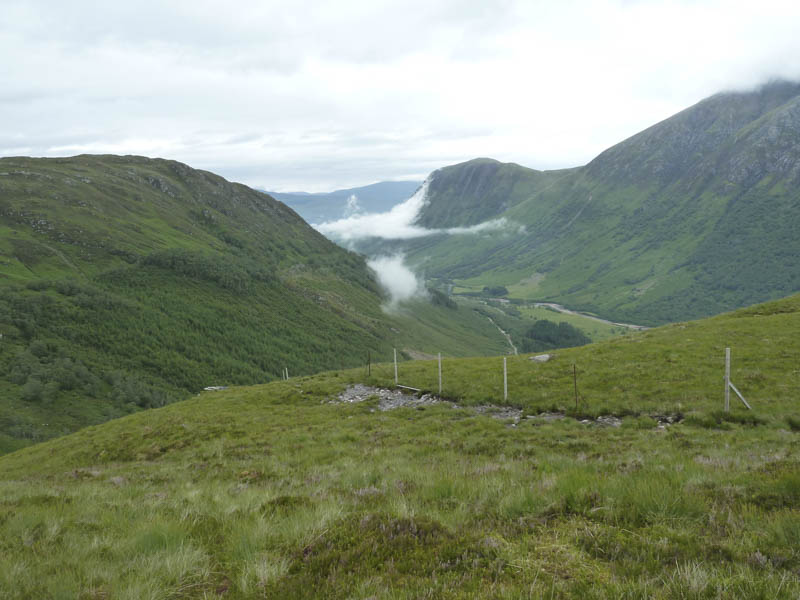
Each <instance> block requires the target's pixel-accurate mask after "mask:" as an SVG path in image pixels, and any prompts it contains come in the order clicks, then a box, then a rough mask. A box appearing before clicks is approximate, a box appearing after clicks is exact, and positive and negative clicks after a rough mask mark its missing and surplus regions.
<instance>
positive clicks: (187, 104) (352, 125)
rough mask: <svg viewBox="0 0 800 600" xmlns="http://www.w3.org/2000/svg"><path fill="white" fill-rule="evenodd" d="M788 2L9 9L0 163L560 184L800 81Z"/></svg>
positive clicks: (199, 0) (26, 1)
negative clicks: (759, 93) (658, 128)
mask: <svg viewBox="0 0 800 600" xmlns="http://www.w3.org/2000/svg"><path fill="white" fill-rule="evenodd" d="M798 31H800V3H799V2H797V1H796V0H791V1H780V0H760V1H759V2H753V1H752V0H749V1H747V2H737V1H731V0H694V1H684V2H680V1H655V0H654V1H650V0H642V1H637V0H599V1H570V0H552V1H548V2H545V1H539V2H537V1H535V0H527V1H519V2H516V1H513V0H494V1H490V0H481V1H479V2H472V3H470V2H465V1H464V0H444V1H441V2H437V1H435V0H402V1H397V2H391V1H390V2H384V1H380V0H369V1H367V0H361V1H356V2H351V1H348V0H337V1H335V2H334V1H328V2H321V1H306V2H303V1H302V0H289V1H286V2H283V1H270V0H266V1H255V0H254V1H247V0H238V1H234V2H232V1H230V0H229V1H227V2H217V1H208V0H187V1H170V0H152V1H151V0H139V1H138V2H124V3H123V2H96V1H82V0H70V1H68V2H64V1H62V0H57V1H44V0H39V1H36V0H19V1H18V0H0V155H2V156H11V155H33V156H69V155H74V154H79V153H84V152H90V153H106V152H108V153H117V154H142V155H146V156H160V157H165V158H173V159H177V160H181V161H183V162H186V163H188V164H189V165H191V166H193V167H197V168H204V169H208V170H211V171H214V172H217V173H219V174H221V175H223V176H224V177H227V178H228V179H231V180H235V181H241V182H243V183H247V184H249V185H253V186H257V187H262V188H266V189H271V190H275V191H287V190H306V191H325V190H332V189H335V188H344V187H350V186H355V185H364V184H368V183H372V182H375V181H379V180H392V179H420V180H421V179H424V177H425V176H426V175H427V174H428V173H429V172H430V171H432V170H434V169H436V168H439V167H442V166H445V165H448V164H453V163H457V162H460V161H463V160H468V159H470V158H474V157H476V156H489V157H493V158H497V159H499V160H503V161H513V162H517V163H520V164H523V165H525V166H528V167H532V168H538V169H551V168H558V167H570V166H577V165H580V164H584V163H586V162H587V161H589V160H591V159H592V158H593V157H594V156H596V155H597V154H598V153H599V152H601V151H602V150H604V149H605V148H607V147H608V146H610V145H613V144H614V143H616V142H619V141H621V140H622V139H624V138H626V137H628V136H630V135H632V134H634V133H636V132H637V131H639V130H641V129H643V128H645V127H647V126H649V125H651V124H653V123H655V122H657V121H659V120H661V119H664V118H666V117H668V116H669V115H671V114H673V113H675V112H677V111H679V110H681V109H682V108H685V107H686V106H689V105H691V104H693V103H695V102H697V101H699V100H701V99H702V98H704V97H706V96H708V95H710V94H712V93H715V92H717V91H720V90H723V89H730V88H743V87H749V86H753V85H756V84H758V83H760V82H763V81H765V80H767V79H769V78H775V77H786V78H792V79H800V34H798Z"/></svg>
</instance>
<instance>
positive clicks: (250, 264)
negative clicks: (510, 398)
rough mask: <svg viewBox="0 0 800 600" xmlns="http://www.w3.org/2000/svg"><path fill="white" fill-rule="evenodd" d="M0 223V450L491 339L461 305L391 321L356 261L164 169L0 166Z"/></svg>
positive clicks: (55, 163) (195, 177)
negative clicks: (218, 393)
mask: <svg viewBox="0 0 800 600" xmlns="http://www.w3.org/2000/svg"><path fill="white" fill-rule="evenodd" d="M0 232H1V233H2V235H0V290H2V293H1V294H0V334H3V338H2V341H1V342H0V392H2V395H3V400H4V401H3V403H2V404H1V405H0V452H4V451H9V450H11V449H14V448H16V447H19V446H20V445H24V444H29V443H31V442H34V441H37V440H41V439H45V438H49V437H52V436H54V435H62V434H64V433H68V432H70V431H74V430H76V429H78V428H80V427H82V426H84V425H87V424H90V423H98V422H101V421H104V420H107V419H109V418H113V417H117V416H121V415H124V414H127V413H129V412H131V411H134V410H139V409H141V408H148V407H152V406H160V405H162V404H164V403H166V402H169V401H171V400H174V399H176V398H183V397H186V395H188V394H189V393H191V392H196V391H198V390H199V389H201V388H202V387H204V386H207V385H229V384H247V383H260V382H266V381H270V380H272V379H276V378H278V377H279V373H281V372H282V370H283V368H284V367H288V368H289V370H290V373H291V374H294V375H297V374H309V373H314V372H318V371H320V370H322V369H330V368H343V367H348V366H354V365H357V364H362V363H363V362H364V361H365V359H366V355H367V352H370V353H371V354H372V356H373V359H382V360H388V359H389V358H390V356H391V352H392V347H393V346H394V345H398V344H402V347H408V348H411V349H413V348H414V347H415V345H418V346H420V347H423V348H425V349H427V348H428V347H429V346H432V345H435V346H437V347H438V349H439V350H441V351H444V352H447V353H450V354H455V355H471V354H480V353H484V354H485V353H493V352H496V351H497V344H499V343H501V342H502V337H501V336H500V335H499V333H498V332H496V331H487V330H485V329H481V328H479V329H478V330H476V331H472V330H471V329H470V327H471V325H470V324H471V323H477V321H476V320H475V319H473V318H472V317H471V315H470V314H469V313H468V311H455V312H454V311H446V310H445V309H437V308H435V307H428V308H425V309H423V310H421V311H420V315H419V316H418V317H413V318H412V317H405V318H404V319H402V320H399V321H398V320H396V319H394V318H393V317H391V316H387V315H386V314H385V313H384V311H383V310H382V308H381V303H382V298H381V296H380V293H379V290H378V287H377V285H376V283H375V282H374V281H373V279H372V275H371V274H370V273H369V272H368V270H367V268H366V266H365V264H364V260H363V258H361V257H359V256H357V255H355V254H352V253H349V252H347V251H345V250H342V249H340V248H338V247H337V246H335V245H334V244H333V243H331V242H330V241H328V240H326V239H325V238H324V237H323V236H321V235H320V234H318V233H317V232H316V231H314V230H313V229H311V228H310V227H309V226H308V225H307V224H306V223H304V222H303V221H302V220H301V219H300V218H299V217H298V216H297V215H296V214H295V213H294V212H292V211H291V210H289V209H287V208H286V207H285V206H284V205H282V204H280V203H278V202H275V201H273V200H272V199H270V198H269V197H268V196H265V195H264V194H261V193H259V192H255V191H253V190H250V189H249V188H247V187H245V186H242V185H238V184H232V183H229V182H227V181H225V180H224V179H222V178H221V177H218V176H216V175H213V174H211V173H207V172H203V171H196V170H194V169H191V168H189V167H187V166H186V165H182V164H180V163H177V162H174V161H165V160H151V159H146V158H141V157H116V156H81V157H74V158H70V159H28V158H13V159H2V160H0ZM443 323H445V324H449V326H450V327H451V328H452V329H454V330H457V329H459V328H460V329H461V331H460V333H459V335H458V337H457V338H456V337H454V338H450V337H448V336H447V335H446V334H443V333H442V332H441V330H443V329H444V330H446V329H447V327H445V326H444V325H443ZM401 325H402V327H401ZM433 326H435V327H436V328H438V330H439V331H436V332H435V335H428V332H429V331H431V330H432V327H433ZM480 326H481V327H482V324H480ZM401 330H402V331H412V332H413V334H414V337H413V339H409V335H407V334H405V333H397V332H400V331H401Z"/></svg>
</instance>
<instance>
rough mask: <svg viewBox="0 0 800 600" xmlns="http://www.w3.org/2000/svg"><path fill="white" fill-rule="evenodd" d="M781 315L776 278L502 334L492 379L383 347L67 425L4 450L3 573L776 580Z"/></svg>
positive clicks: (212, 583) (150, 577)
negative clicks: (338, 365)
mask: <svg viewBox="0 0 800 600" xmlns="http://www.w3.org/2000/svg"><path fill="white" fill-rule="evenodd" d="M798 330H800V296H794V297H792V298H788V299H785V300H781V301H777V302H772V303H768V304H763V305H758V306H753V307H751V308H748V309H745V310H740V311H737V312H735V313H732V314H726V315H721V316H718V317H714V318H711V319H706V320H703V321H698V322H688V323H679V324H673V325H669V326H665V327H662V328H659V329H655V330H650V331H647V332H640V333H635V334H631V335H628V336H625V337H624V338H620V339H617V340H613V341H608V342H603V343H599V344H592V345H590V346H584V347H582V348H574V349H568V350H559V351H557V352H556V354H555V356H554V357H553V358H552V359H551V360H549V361H547V362H546V363H537V362H533V361H531V360H529V359H528V357H527V356H518V357H510V358H508V359H507V365H506V366H507V373H508V378H507V381H508V386H507V390H508V400H507V401H506V400H505V399H504V386H503V375H502V373H503V366H504V361H503V360H501V359H500V358H499V357H490V358H468V359H448V360H445V361H443V371H442V372H443V394H444V399H445V402H436V401H435V400H436V399H435V398H431V397H430V396H425V397H422V398H420V397H418V396H416V395H410V394H409V395H399V396H398V395H396V394H394V393H393V392H394V391H393V390H389V389H386V388H388V387H391V386H392V385H393V383H394V369H393V368H392V365H391V364H388V363H386V364H379V365H373V369H372V372H371V374H370V375H368V374H367V372H366V370H365V369H363V368H362V369H353V370H349V371H335V372H329V373H323V374H319V375H315V376H310V377H302V378H296V379H293V380H291V381H288V382H287V381H276V382H273V383H269V384H266V385H259V386H251V387H243V388H234V389H230V390H225V391H221V392H213V393H204V394H201V395H199V396H197V397H193V398H190V399H188V400H186V401H183V402H176V403H174V404H172V405H170V406H166V407H163V408H159V409H156V410H151V411H145V412H141V413H138V414H134V415H129V416H127V417H124V418H121V419H116V420H114V421H112V422H109V423H105V424H102V425H99V426H96V427H87V428H85V429H83V430H82V431H79V432H77V433H75V434H72V435H69V436H65V437H62V438H60V439H56V440H50V441H48V442H44V443H41V444H37V445H35V446H32V447H30V448H25V449H22V450H19V451H17V452H14V453H12V454H8V455H5V456H0V490H2V496H0V497H1V498H2V501H0V596H2V597H3V598H4V599H7V600H27V599H30V598H109V597H112V598H203V597H206V598H214V597H224V598H236V599H239V598H243V599H244V598H267V599H284V598H292V599H295V598H297V599H303V598H326V599H331V600H344V599H347V598H398V597H401V598H437V599H438V598H441V599H452V600H455V599H465V598H561V599H566V598H592V599H595V600H603V599H620V598H657V599H664V600H665V599H678V598H692V599H699V598H760V599H767V598H769V599H776V600H792V599H796V598H797V597H798V596H799V595H800V578H798V568H800V555H799V554H798V536H799V535H800V514H799V513H798V510H797V506H798V502H800V456H798V452H797V449H798V436H800V411H798V404H797V382H798V374H797V351H798V349H800V348H799V347H798V346H799V345H800V344H799V342H798V336H797V331H798ZM728 345H729V346H731V350H732V353H731V354H732V362H731V380H732V382H733V383H734V384H735V385H736V387H737V389H739V390H740V391H741V392H742V394H743V395H744V396H745V398H746V399H747V401H748V402H749V403H750V405H751V406H752V410H747V409H746V408H745V407H744V405H743V404H742V403H741V402H740V401H739V400H738V399H737V398H736V396H735V395H734V394H731V396H732V398H731V405H730V409H731V410H730V411H729V412H724V411H723V405H724V400H723V386H722V383H723V380H722V374H723V372H724V369H725V360H724V356H725V347H726V346H728ZM574 366H576V367H577V368H575V367H574ZM400 377H401V378H402V379H401V380H402V382H403V383H405V384H406V385H411V386H415V387H418V388H422V389H423V390H427V391H438V369H437V361H413V362H408V363H402V364H401V365H400ZM576 381H577V387H576V384H575V382H576ZM353 384H361V385H366V386H375V387H367V388H361V389H360V392H359V391H358V390H353V389H352V388H351V390H350V393H349V394H348V395H347V398H348V399H349V400H350V401H342V400H341V399H340V395H341V394H342V392H344V391H345V390H346V389H347V387H348V386H351V385H353ZM576 396H578V397H577V399H576ZM389 399H391V402H390V401H389ZM392 403H394V405H395V406H397V405H404V406H400V407H396V408H394V409H391V406H392ZM454 404H456V405H455V406H454ZM382 409H385V410H382Z"/></svg>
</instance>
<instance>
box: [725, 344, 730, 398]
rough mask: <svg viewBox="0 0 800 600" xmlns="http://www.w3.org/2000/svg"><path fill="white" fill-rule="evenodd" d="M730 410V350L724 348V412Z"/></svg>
mask: <svg viewBox="0 0 800 600" xmlns="http://www.w3.org/2000/svg"><path fill="white" fill-rule="evenodd" d="M730 410H731V349H730V348H725V412H730Z"/></svg>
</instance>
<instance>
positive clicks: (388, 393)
mask: <svg viewBox="0 0 800 600" xmlns="http://www.w3.org/2000/svg"><path fill="white" fill-rule="evenodd" d="M376 397H377V398H378V410H381V411H386V410H393V409H396V408H401V407H406V408H423V407H425V406H433V405H435V404H445V405H447V406H450V407H451V408H466V409H468V410H471V411H473V412H475V413H476V414H479V415H486V416H489V417H493V418H495V419H501V420H504V421H510V423H509V426H510V427H516V426H517V425H518V424H519V422H520V421H531V422H533V424H534V425H535V424H537V423H549V422H551V421H556V420H560V419H566V418H567V416H566V415H565V414H563V413H557V412H543V413H539V414H538V415H527V416H524V417H523V412H522V410H521V409H519V408H514V407H513V406H497V405H496V404H484V405H481V406H465V407H462V406H460V405H458V404H457V403H455V402H451V401H449V400H443V399H441V398H439V397H438V396H436V395H434V394H422V395H421V396H418V395H414V394H406V393H404V392H402V391H400V390H390V389H386V388H379V387H373V386H368V385H363V384H361V383H357V384H355V385H351V386H348V387H347V389H346V390H345V391H343V392H342V393H341V394H339V396H338V397H337V398H335V399H332V400H331V402H332V403H335V404H344V403H348V404H352V403H356V402H364V401H366V400H370V399H372V398H376ZM653 419H655V420H656V421H657V422H658V426H657V428H658V429H664V428H666V427H668V426H669V425H672V424H673V423H675V422H677V421H679V420H680V417H677V416H673V415H658V416H655V415H654V416H653ZM580 422H581V423H583V424H585V425H599V426H604V427H619V426H620V425H622V419H620V418H618V417H614V416H611V415H602V416H599V417H597V418H596V419H585V418H584V419H580Z"/></svg>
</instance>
